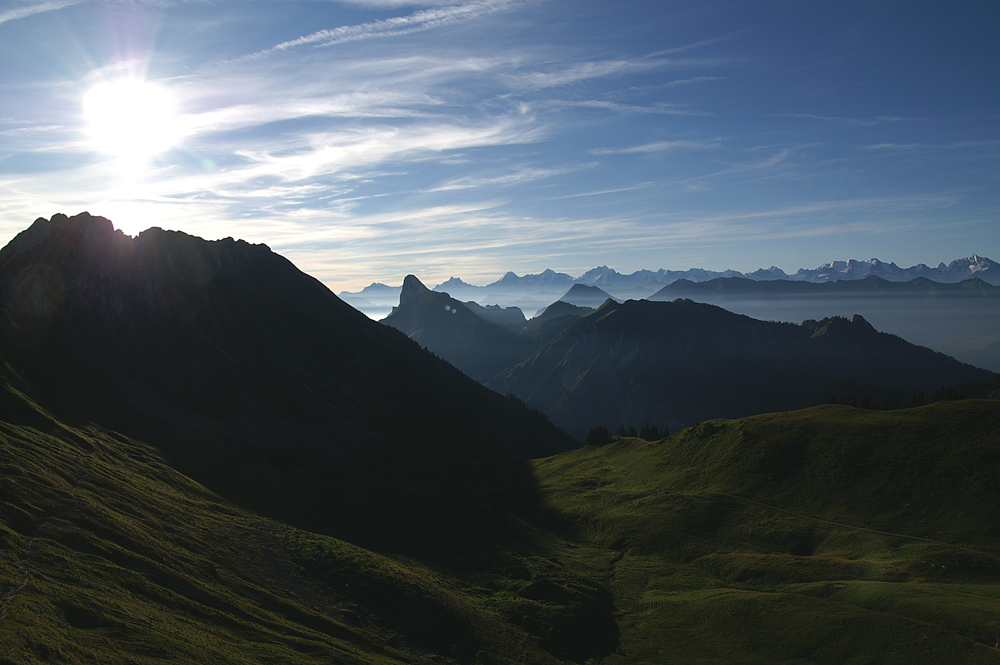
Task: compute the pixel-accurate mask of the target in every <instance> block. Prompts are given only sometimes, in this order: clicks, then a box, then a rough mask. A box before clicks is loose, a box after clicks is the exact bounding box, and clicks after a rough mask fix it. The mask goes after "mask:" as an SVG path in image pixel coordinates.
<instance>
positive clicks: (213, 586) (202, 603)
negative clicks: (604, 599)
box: [0, 409, 613, 665]
mask: <svg viewBox="0 0 1000 665" xmlns="http://www.w3.org/2000/svg"><path fill="white" fill-rule="evenodd" d="M36 414H37V418H36V420H35V423H34V425H35V426H25V425H12V424H9V423H0V589H2V593H3V596H2V598H0V663H3V664H4V665H11V664H15V663H16V664H17V665H25V664H28V663H43V662H68V663H84V662H100V663H159V662H163V661H177V662H197V663H247V664H249V663H331V662H338V663H400V662H427V661H428V659H431V660H432V661H434V662H463V663H468V662H477V657H479V655H480V654H484V655H483V656H482V657H485V658H487V660H485V661H483V662H491V663H525V662H530V663H549V662H555V659H554V657H553V656H551V655H550V654H549V653H548V652H547V651H546V648H545V646H547V645H542V641H543V640H542V638H541V637H538V636H536V635H533V634H532V632H531V630H530V629H532V628H534V627H532V626H529V630H525V629H524V628H522V627H521V626H519V625H518V624H517V623H516V621H512V620H511V619H510V617H509V616H508V614H505V613H504V606H505V605H504V602H503V597H504V593H506V592H505V591H504V592H502V593H501V594H500V596H498V600H496V601H491V597H493V596H495V595H496V594H497V591H503V590H501V589H500V587H501V586H502V585H503V584H504V583H505V581H506V580H507V579H508V575H507V574H506V573H505V572H504V569H505V567H506V568H509V567H511V566H514V565H515V564H516V563H519V562H520V561H521V559H515V558H512V557H513V556H514V555H512V554H509V553H508V552H506V551H504V550H496V551H495V552H494V551H487V552H484V553H483V554H484V556H487V555H492V556H493V558H492V559H491V560H490V561H489V562H488V563H494V564H496V565H498V566H499V567H498V568H497V570H496V571H495V572H493V573H490V574H489V578H490V582H491V585H492V586H493V587H496V589H497V591H489V590H487V589H486V588H482V587H480V586H478V583H479V581H480V579H479V577H478V576H477V574H473V573H468V572H462V571H458V572H454V571H453V572H449V571H448V570H447V569H446V568H445V567H443V566H441V565H440V564H437V565H432V564H431V563H429V562H433V561H435V560H440V559H442V557H437V558H436V557H434V556H430V555H428V556H426V557H424V561H420V560H417V559H414V558H413V557H406V556H402V555H399V554H392V553H391V552H390V553H382V554H379V553H377V552H376V551H374V550H372V549H365V548H362V547H358V546H356V545H352V544H350V543H348V542H345V541H344V540H341V539H338V538H334V537H331V536H329V535H326V534H323V533H317V532H310V531H306V530H302V529H297V528H294V527H292V526H290V525H288V524H287V523H282V522H279V521H276V520H270V519H266V518H263V517H261V516H259V515H255V514H253V513H250V512H247V511H244V510H241V509H239V508H238V507H236V506H234V505H233V504H231V503H229V502H227V501H225V500H223V499H221V498H220V497H219V496H217V495H215V494H213V493H212V492H210V491H208V490H206V489H205V488H204V487H202V486H200V485H198V484H196V483H195V482H193V481H191V480H190V479H189V478H187V477H185V476H183V475H181V474H180V473H178V472H177V471H175V470H174V469H173V468H171V467H170V465H169V463H168V462H167V460H166V459H165V458H164V457H163V456H162V455H161V454H160V452H159V451H158V450H157V449H156V448H154V447H152V446H150V445H148V444H145V443H143V442H141V441H136V440H133V439H129V438H127V437H124V436H122V435H120V434H117V433H115V432H111V431H108V430H105V429H102V428H100V427H96V426H87V427H82V428H69V427H65V426H63V425H60V424H59V423H57V422H55V421H51V420H49V421H48V422H46V421H45V414H44V412H43V411H41V410H40V409H36ZM5 415H7V414H5ZM265 489H266V488H265ZM401 491H402V490H401ZM445 499H446V497H439V498H438V501H444V500H445ZM408 503H409V505H410V506H411V507H412V508H413V509H414V510H416V511H419V512H426V513H427V515H428V517H427V519H430V520H432V521H438V522H444V521H446V520H448V519H452V518H453V517H454V516H453V514H451V513H449V512H448V511H447V510H442V511H440V512H439V513H436V514H435V513H433V512H431V511H429V510H428V506H429V504H428V501H427V500H426V499H423V498H421V497H419V496H411V497H409V502H408ZM405 504H406V502H401V503H400V504H399V505H400V506H402V505H405ZM350 507H351V506H348V505H344V504H342V505H341V506H340V508H341V509H347V508H350ZM353 507H354V508H358V506H353ZM331 508H332V506H331ZM361 508H362V509H363V510H367V513H364V512H362V515H363V517H367V518H373V517H374V516H375V515H376V514H377V513H378V507H377V506H367V507H365V506H362V507H361ZM411 517H412V514H411ZM498 520H499V521H501V522H503V521H504V518H503V517H502V516H501V517H500V518H498ZM384 526H385V524H372V523H369V524H368V525H367V531H368V533H369V534H370V535H371V536H372V537H371V538H370V540H372V541H374V542H379V541H380V538H379V537H378V534H377V530H378V529H380V528H383V527H384ZM414 526H417V525H414ZM433 526H434V528H440V524H437V525H433ZM470 531H471V532H472V533H471V534H470V533H466V538H467V539H468V540H469V541H470V545H471V543H472V542H474V541H475V535H474V532H475V529H471V530H470ZM521 531H522V532H523V535H521V536H518V535H517V534H514V535H515V537H514V538H512V539H511V540H510V541H509V546H511V547H514V548H520V550H521V551H522V552H523V553H525V556H524V557H522V558H527V559H530V558H531V556H528V555H527V552H529V550H530V549H531V546H530V545H528V543H530V542H531V538H530V533H529V531H530V529H521ZM381 540H382V541H383V542H385V539H381ZM388 540H389V541H393V542H396V543H397V544H398V548H400V549H406V548H407V547H409V548H410V549H411V550H417V549H419V547H418V546H417V545H414V544H413V543H412V542H409V541H410V540H413V538H408V536H407V535H406V534H405V533H402V532H401V533H400V534H399V536H398V538H395V539H388ZM418 544H419V543H418ZM536 549H537V548H536ZM468 568H471V569H477V568H478V562H477V561H474V560H473V561H470V562H469V565H468ZM577 577H579V578H580V579H581V580H582V583H583V584H585V585H586V584H589V582H587V580H586V579H585V578H583V577H581V576H579V575H577ZM513 584H514V589H515V591H514V592H511V593H508V594H507V595H510V596H512V597H513V598H515V599H516V598H517V596H516V589H517V588H519V587H518V585H519V584H521V585H523V584H526V583H522V582H514V583H513ZM598 591H599V590H595V593H598ZM566 613H567V615H568V616H570V617H572V616H573V614H572V609H568V610H566ZM515 619H516V617H515ZM542 623H543V624H544V625H546V626H547V625H548V624H546V623H544V620H543V621H542ZM612 625H613V622H612ZM534 632H535V633H537V632H539V631H538V630H534ZM485 654H488V656H485ZM480 660H481V658H480Z"/></svg>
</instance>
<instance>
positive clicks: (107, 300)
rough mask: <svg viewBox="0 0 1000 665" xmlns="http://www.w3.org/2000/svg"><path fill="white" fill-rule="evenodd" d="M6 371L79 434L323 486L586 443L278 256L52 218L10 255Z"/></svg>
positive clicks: (5, 261)
mask: <svg viewBox="0 0 1000 665" xmlns="http://www.w3.org/2000/svg"><path fill="white" fill-rule="evenodd" d="M442 312H443V310H442ZM0 356H2V358H3V360H4V361H5V364H6V366H7V369H6V370H5V377H4V378H6V379H7V380H8V381H9V382H10V383H11V385H14V386H17V387H18V389H19V390H21V391H22V392H24V393H25V394H28V395H30V396H31V397H32V398H34V399H35V400H36V401H37V402H38V403H40V404H43V405H45V407H46V408H49V409H52V410H54V411H56V412H58V413H59V414H60V416H61V417H63V418H64V419H66V420H67V421H69V422H75V423H80V422H87V421H90V422H100V423H102V424H104V425H106V426H113V427H115V428H116V429H117V430H118V431H122V432H125V433H129V434H133V435H142V436H149V437H153V438H155V439H156V440H157V441H161V442H164V443H165V444H171V445H174V444H176V445H177V446H182V447H183V448H184V449H185V450H187V449H191V448H193V449H197V450H200V451H202V452H201V453H199V454H203V455H207V453H205V452H204V451H207V450H214V451H217V452H218V454H220V455H225V456H226V459H229V460H230V463H233V464H250V465H258V466H263V467H266V468H272V469H278V470H285V471H288V472H289V473H292V474H293V475H294V474H304V475H307V476H310V477H314V478H321V479H322V481H323V482H334V483H341V484H344V485H352V484H353V485H358V484H364V483H366V482H378V477H377V476H378V474H377V473H375V472H373V471H372V470H371V469H373V468H377V466H378V464H377V460H379V459H381V458H382V457H384V456H385V455H387V454H390V453H391V454H393V455H402V456H404V457H405V456H425V457H426V456H430V457H433V456H438V455H448V456H459V457H478V458H496V459H508V458H510V457H512V456H519V457H534V456H537V455H540V454H549V453H551V452H555V451H557V450H563V449H566V448H568V447H571V446H573V445H574V442H573V441H572V439H570V438H569V437H568V436H566V435H565V434H564V433H562V432H560V431H559V430H557V429H556V428H555V427H553V426H551V425H550V424H548V423H547V422H545V420H544V418H543V417H541V416H539V415H538V414H537V413H533V412H531V411H530V410H528V409H525V408H524V406H523V405H522V404H520V403H519V402H517V400H510V399H506V398H504V397H502V396H500V395H497V394H495V393H493V392H491V391H489V390H487V389H486V388H484V387H482V386H481V385H479V384H477V383H476V382H475V381H472V380H470V379H468V378H467V377H465V376H463V375H462V374H461V373H460V372H458V371H457V370H455V369H454V368H453V367H452V366H451V365H449V364H448V363H446V362H444V361H442V360H440V359H439V358H435V357H434V356H432V355H431V354H429V353H427V352H425V351H422V350H421V349H420V348H419V346H418V345H417V344H416V343H414V342H413V341H411V340H409V339H407V338H406V337H405V336H404V335H401V334H400V333H398V332H397V331H395V330H393V329H392V328H390V327H388V326H383V325H380V324H378V323H376V322H374V321H371V320H370V319H368V318H367V317H366V316H364V315H363V314H361V313H360V312H358V311H356V310H355V309H353V308H352V307H350V306H348V305H347V304H345V303H344V302H343V301H341V300H340V299H339V298H337V297H336V296H335V295H334V294H333V293H331V292H330V291H329V289H327V288H326V287H325V286H324V285H323V284H321V283H320V282H319V281H317V280H316V279H314V278H312V277H310V276H308V275H306V274H304V273H302V272H301V271H299V270H298V269H297V268H296V267H295V266H294V265H292V263H291V262H289V261H288V260H286V259H284V258H283V257H281V256H279V255H277V254H275V253H274V252H272V251H271V250H270V249H269V248H268V247H267V246H265V245H251V244H249V243H246V242H243V241H237V240H233V239H232V238H227V239H225V240H219V241H213V242H209V241H206V240H203V239H200V238H196V237H193V236H190V235H187V234H184V233H180V232H173V231H164V230H161V229H157V228H154V229H150V230H148V231H144V232H143V233H141V234H139V235H138V236H137V237H136V238H131V237H129V236H126V235H124V234H123V233H121V231H116V230H114V228H113V225H112V223H111V222H110V221H108V220H107V219H104V218H102V217H94V216H91V215H89V214H87V213H81V214H79V215H76V216H75V217H66V216H65V215H55V216H53V217H52V219H51V220H46V219H38V220H37V221H35V223H34V224H32V226H31V227H30V228H28V229H27V230H25V231H23V232H22V233H20V234H19V235H18V236H17V237H16V238H14V239H13V240H12V241H11V242H10V244H8V245H7V247H5V248H4V249H3V250H2V251H0Z"/></svg>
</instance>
